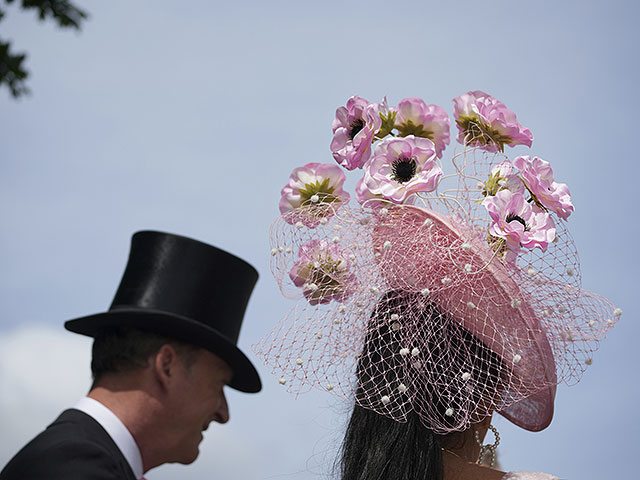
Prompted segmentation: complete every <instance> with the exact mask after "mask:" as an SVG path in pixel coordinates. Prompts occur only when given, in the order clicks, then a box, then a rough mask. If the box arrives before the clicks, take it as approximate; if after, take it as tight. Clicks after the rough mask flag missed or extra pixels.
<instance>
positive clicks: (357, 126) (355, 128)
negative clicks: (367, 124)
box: [349, 118, 364, 140]
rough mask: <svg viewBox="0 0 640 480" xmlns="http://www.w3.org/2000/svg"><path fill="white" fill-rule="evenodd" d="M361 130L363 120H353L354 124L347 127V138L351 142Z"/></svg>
mask: <svg viewBox="0 0 640 480" xmlns="http://www.w3.org/2000/svg"><path fill="white" fill-rule="evenodd" d="M363 128H364V120H362V119H361V118H358V119H357V120H354V122H353V123H352V124H351V126H350V127H349V138H350V139H351V140H353V139H354V138H355V136H356V135H357V134H358V133H360V130H362V129H363Z"/></svg>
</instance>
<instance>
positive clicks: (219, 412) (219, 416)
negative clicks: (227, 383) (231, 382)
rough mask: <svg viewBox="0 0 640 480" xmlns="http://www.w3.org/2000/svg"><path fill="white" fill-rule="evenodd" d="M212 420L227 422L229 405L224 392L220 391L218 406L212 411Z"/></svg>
mask: <svg viewBox="0 0 640 480" xmlns="http://www.w3.org/2000/svg"><path fill="white" fill-rule="evenodd" d="M213 420H214V421H215V422H218V423H227V422H228V421H229V405H228V404H227V397H225V395H224V392H221V393H220V399H219V401H218V408H217V409H216V411H215V412H214V416H213Z"/></svg>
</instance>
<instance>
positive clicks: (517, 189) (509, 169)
mask: <svg viewBox="0 0 640 480" xmlns="http://www.w3.org/2000/svg"><path fill="white" fill-rule="evenodd" d="M505 189H506V190H511V191H512V192H513V193H523V194H524V184H523V183H522V180H520V177H518V174H517V172H516V170H515V169H514V168H513V165H511V162H510V161H509V160H505V161H504V162H500V163H498V164H496V165H494V166H493V168H492V169H491V174H490V175H489V180H488V181H487V182H486V183H485V184H484V190H483V191H482V193H483V195H484V196H489V195H495V194H496V193H498V192H499V191H500V190H505Z"/></svg>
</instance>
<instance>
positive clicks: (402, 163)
mask: <svg viewBox="0 0 640 480" xmlns="http://www.w3.org/2000/svg"><path fill="white" fill-rule="evenodd" d="M416 168H417V166H416V161H415V160H414V159H413V158H399V159H398V160H396V161H394V162H393V163H392V164H391V169H392V170H393V179H394V180H395V181H396V182H398V183H405V182H408V181H409V180H411V179H412V178H413V177H414V175H415V174H416Z"/></svg>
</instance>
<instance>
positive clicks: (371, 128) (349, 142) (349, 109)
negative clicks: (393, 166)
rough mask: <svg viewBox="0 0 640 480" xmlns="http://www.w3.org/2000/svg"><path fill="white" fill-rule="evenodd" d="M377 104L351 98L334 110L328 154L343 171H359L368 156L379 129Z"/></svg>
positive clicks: (360, 98) (379, 119) (378, 106)
mask: <svg viewBox="0 0 640 480" xmlns="http://www.w3.org/2000/svg"><path fill="white" fill-rule="evenodd" d="M380 109H381V106H380V105H379V104H370V103H369V102H368V101H367V100H365V99H364V98H362V97H359V96H357V95H354V96H353V97H351V98H350V99H349V100H347V105H346V106H344V107H339V108H338V109H337V110H336V116H335V118H334V120H333V125H332V127H333V140H332V141H331V152H332V153H333V158H335V160H336V162H338V163H339V164H340V165H342V166H343V167H344V168H346V169H347V170H353V169H355V168H361V167H362V165H363V164H364V163H365V162H366V161H367V160H368V159H369V157H370V156H371V144H372V143H373V137H374V135H375V134H376V133H377V132H378V131H379V130H380V127H381V126H382V119H381V118H380V112H379V111H380Z"/></svg>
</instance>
